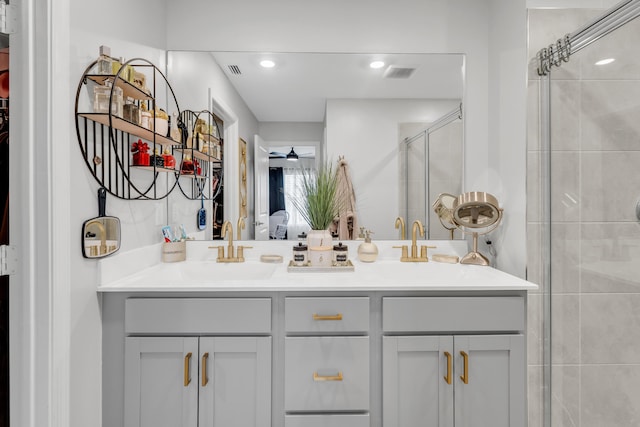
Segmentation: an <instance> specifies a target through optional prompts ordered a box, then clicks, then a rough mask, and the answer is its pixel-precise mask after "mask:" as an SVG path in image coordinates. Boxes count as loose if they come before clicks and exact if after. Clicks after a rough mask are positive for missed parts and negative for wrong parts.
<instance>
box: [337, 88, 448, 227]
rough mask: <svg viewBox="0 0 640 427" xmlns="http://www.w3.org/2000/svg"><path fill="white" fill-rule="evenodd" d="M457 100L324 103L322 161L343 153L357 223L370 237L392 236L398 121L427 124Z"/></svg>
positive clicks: (396, 194)
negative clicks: (325, 133)
mask: <svg viewBox="0 0 640 427" xmlns="http://www.w3.org/2000/svg"><path fill="white" fill-rule="evenodd" d="M458 105H460V101H459V100H403V99H392V100H355V99H330V100H329V101H328V102H327V141H326V151H327V160H328V161H335V160H336V159H337V158H338V156H344V157H345V159H346V160H347V161H348V162H349V171H350V172H351V180H352V182H353V188H354V190H355V192H356V205H357V215H358V224H359V225H360V226H362V227H366V228H367V229H370V230H371V231H373V232H374V233H375V237H376V239H395V238H397V237H398V234H397V231H396V230H395V228H394V222H395V219H396V217H397V216H398V215H400V211H399V207H400V183H399V182H398V178H399V171H398V163H399V162H398V153H399V151H398V132H399V128H398V125H399V124H400V123H408V122H422V123H425V124H427V123H431V122H433V121H435V120H436V119H438V118H440V117H442V116H443V115H444V114H446V113H448V112H449V111H451V110H453V109H454V108H456V107H457V106H458Z"/></svg>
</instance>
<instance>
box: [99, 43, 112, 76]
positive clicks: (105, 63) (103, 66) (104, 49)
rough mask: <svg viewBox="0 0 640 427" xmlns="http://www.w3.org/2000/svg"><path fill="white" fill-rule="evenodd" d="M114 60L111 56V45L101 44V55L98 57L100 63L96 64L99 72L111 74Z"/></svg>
mask: <svg viewBox="0 0 640 427" xmlns="http://www.w3.org/2000/svg"><path fill="white" fill-rule="evenodd" d="M112 62H113V58H111V48H110V47H109V46H100V57H99V58H98V64H97V66H96V69H97V70H96V71H97V73H98V74H102V75H109V74H111V69H112V68H111V63H112Z"/></svg>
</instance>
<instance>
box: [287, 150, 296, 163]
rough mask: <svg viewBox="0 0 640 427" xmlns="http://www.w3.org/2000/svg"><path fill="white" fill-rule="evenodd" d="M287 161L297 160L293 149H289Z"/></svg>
mask: <svg viewBox="0 0 640 427" xmlns="http://www.w3.org/2000/svg"><path fill="white" fill-rule="evenodd" d="M287 160H289V161H292V162H295V161H297V160H298V155H297V154H296V152H295V151H293V147H291V151H289V154H287Z"/></svg>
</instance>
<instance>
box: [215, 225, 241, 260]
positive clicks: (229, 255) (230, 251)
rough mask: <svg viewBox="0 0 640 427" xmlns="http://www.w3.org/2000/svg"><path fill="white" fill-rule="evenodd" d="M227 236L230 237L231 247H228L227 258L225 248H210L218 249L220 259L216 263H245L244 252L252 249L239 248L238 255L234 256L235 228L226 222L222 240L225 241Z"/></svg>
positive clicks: (223, 226) (223, 227)
mask: <svg viewBox="0 0 640 427" xmlns="http://www.w3.org/2000/svg"><path fill="white" fill-rule="evenodd" d="M238 222H239V221H238ZM243 222H244V221H243ZM227 234H228V235H229V245H228V246H227V256H225V255H224V246H209V248H210V249H214V248H217V249H218V258H216V261H217V262H244V250H245V249H250V248H251V246H238V253H237V254H236V255H234V252H235V249H234V247H233V226H232V225H231V223H230V222H229V221H225V222H224V223H223V224H222V238H223V239H224V238H225V237H226V236H227Z"/></svg>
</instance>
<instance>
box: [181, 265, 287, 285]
mask: <svg viewBox="0 0 640 427" xmlns="http://www.w3.org/2000/svg"><path fill="white" fill-rule="evenodd" d="M278 265H280V264H268V263H263V262H258V261H245V262H241V263H218V262H215V261H206V262H188V261H187V262H183V263H181V264H180V270H181V273H182V276H183V277H184V279H185V280H187V281H196V282H216V281H227V280H264V279H269V278H270V277H271V276H272V275H273V273H274V271H275V270H276V268H277V266H278Z"/></svg>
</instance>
